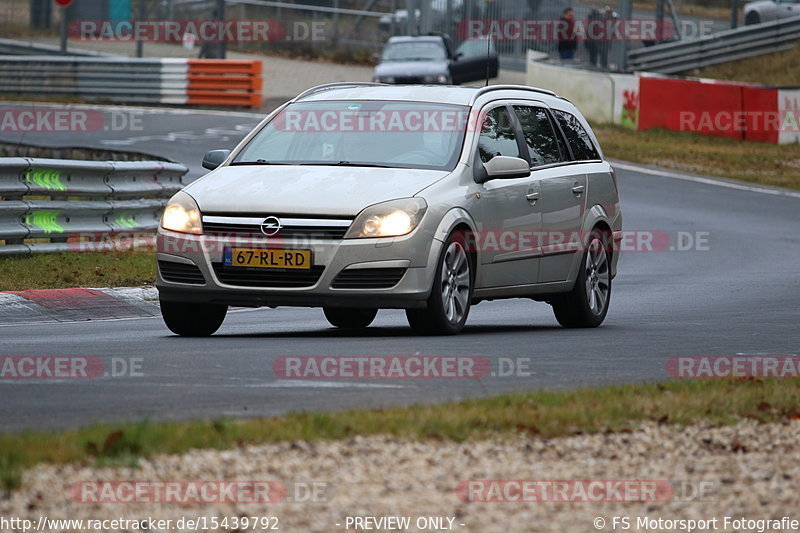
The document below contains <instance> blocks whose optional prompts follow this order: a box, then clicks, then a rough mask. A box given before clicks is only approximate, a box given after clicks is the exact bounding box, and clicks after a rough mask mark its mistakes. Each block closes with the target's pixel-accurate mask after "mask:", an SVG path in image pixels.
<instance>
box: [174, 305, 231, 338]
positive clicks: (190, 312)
mask: <svg viewBox="0 0 800 533" xmlns="http://www.w3.org/2000/svg"><path fill="white" fill-rule="evenodd" d="M160 305H161V317H162V318H163V319H164V323H165V324H166V325H167V327H168V328H169V330H170V331H171V332H173V333H177V334H178V335H181V336H184V337H208V336H209V335H212V334H213V333H214V332H215V331H217V330H218V329H219V327H220V326H221V325H222V321H223V320H225V315H226V314H227V313H228V306H227V305H220V304H193V303H186V302H164V301H161V302H160Z"/></svg>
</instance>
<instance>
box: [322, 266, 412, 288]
mask: <svg viewBox="0 0 800 533" xmlns="http://www.w3.org/2000/svg"><path fill="white" fill-rule="evenodd" d="M405 273H406V269H405V268H358V269H351V270H343V271H341V272H339V275H338V276H336V279H334V280H333V284H331V287H333V288H334V289H388V288H389V287H394V286H395V285H397V283H398V282H399V281H400V278H402V277H403V274H405Z"/></svg>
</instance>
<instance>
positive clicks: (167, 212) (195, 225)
mask: <svg viewBox="0 0 800 533" xmlns="http://www.w3.org/2000/svg"><path fill="white" fill-rule="evenodd" d="M161 227H162V228H164V229H168V230H170V231H177V232H180V233H194V234H196V235H201V234H202V233H203V223H202V222H201V220H200V208H199V207H197V202H195V201H194V198H192V197H191V196H189V195H188V194H186V193H185V192H183V191H181V192H179V193H178V194H176V195H175V196H173V197H172V198H171V199H170V201H169V203H168V204H167V208H166V209H164V214H163V215H161Z"/></svg>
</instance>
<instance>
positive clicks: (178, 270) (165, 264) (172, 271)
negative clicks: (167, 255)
mask: <svg viewBox="0 0 800 533" xmlns="http://www.w3.org/2000/svg"><path fill="white" fill-rule="evenodd" d="M158 270H159V272H161V277H162V278H164V280H166V281H172V282H175V283H191V284H192V285H203V284H204V283H205V282H206V278H205V277H204V276H203V273H202V272H200V269H199V268H197V266H195V265H189V264H186V263H174V262H172V261H159V262H158Z"/></svg>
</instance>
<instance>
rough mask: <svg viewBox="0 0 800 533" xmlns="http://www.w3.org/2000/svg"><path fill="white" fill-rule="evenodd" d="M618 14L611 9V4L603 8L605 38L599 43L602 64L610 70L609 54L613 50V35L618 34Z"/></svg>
mask: <svg viewBox="0 0 800 533" xmlns="http://www.w3.org/2000/svg"><path fill="white" fill-rule="evenodd" d="M617 19H618V16H617V13H616V12H615V11H614V10H613V9H611V7H610V6H606V7H605V9H604V10H603V22H604V24H603V37H604V38H603V40H602V41H601V42H600V43H598V44H599V45H600V47H599V50H598V51H599V56H600V58H599V59H600V66H601V67H603V68H604V69H606V70H608V54H609V52H610V51H611V44H612V43H613V39H612V36H614V35H616V26H617V24H618V22H617Z"/></svg>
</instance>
